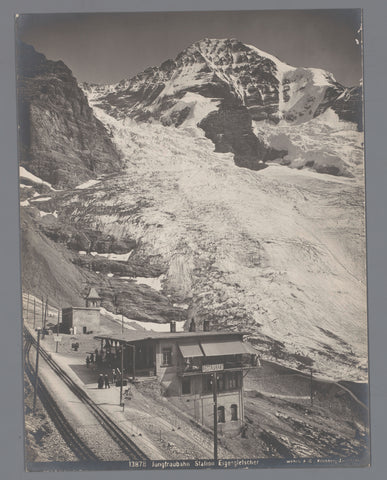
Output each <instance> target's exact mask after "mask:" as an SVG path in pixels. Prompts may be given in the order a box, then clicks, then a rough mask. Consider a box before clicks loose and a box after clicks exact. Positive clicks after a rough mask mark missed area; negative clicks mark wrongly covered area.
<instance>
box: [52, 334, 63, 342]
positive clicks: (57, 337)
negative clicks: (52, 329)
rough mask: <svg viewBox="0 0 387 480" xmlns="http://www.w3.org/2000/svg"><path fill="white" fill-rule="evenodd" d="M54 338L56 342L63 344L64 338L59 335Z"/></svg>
mask: <svg viewBox="0 0 387 480" xmlns="http://www.w3.org/2000/svg"><path fill="white" fill-rule="evenodd" d="M53 338H54V342H61V341H62V337H59V336H58V335H55V337H53Z"/></svg>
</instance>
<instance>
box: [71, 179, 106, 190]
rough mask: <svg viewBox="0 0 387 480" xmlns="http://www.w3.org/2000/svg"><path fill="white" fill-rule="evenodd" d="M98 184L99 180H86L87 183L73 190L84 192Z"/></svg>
mask: <svg viewBox="0 0 387 480" xmlns="http://www.w3.org/2000/svg"><path fill="white" fill-rule="evenodd" d="M98 183H100V180H88V181H87V182H85V183H81V185H78V186H76V187H75V188H76V189H77V190H84V189H85V188H90V187H92V186H93V185H97V184H98Z"/></svg>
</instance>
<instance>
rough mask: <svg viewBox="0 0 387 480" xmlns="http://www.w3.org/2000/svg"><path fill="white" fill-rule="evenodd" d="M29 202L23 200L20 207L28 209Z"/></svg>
mask: <svg viewBox="0 0 387 480" xmlns="http://www.w3.org/2000/svg"><path fill="white" fill-rule="evenodd" d="M29 205H30V202H29V201H28V200H24V201H23V202H20V206H21V207H29Z"/></svg>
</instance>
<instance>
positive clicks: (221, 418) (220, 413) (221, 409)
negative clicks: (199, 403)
mask: <svg viewBox="0 0 387 480" xmlns="http://www.w3.org/2000/svg"><path fill="white" fill-rule="evenodd" d="M225 421H226V418H225V415H224V407H218V423H225Z"/></svg>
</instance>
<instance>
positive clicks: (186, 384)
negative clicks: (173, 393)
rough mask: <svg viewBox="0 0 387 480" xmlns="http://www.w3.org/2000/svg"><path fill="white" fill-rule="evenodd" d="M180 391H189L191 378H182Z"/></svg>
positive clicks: (185, 392) (184, 393) (188, 392)
mask: <svg viewBox="0 0 387 480" xmlns="http://www.w3.org/2000/svg"><path fill="white" fill-rule="evenodd" d="M181 391H182V394H183V395H188V394H190V393H191V379H190V378H189V377H187V378H183V381H182V388H181Z"/></svg>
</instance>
